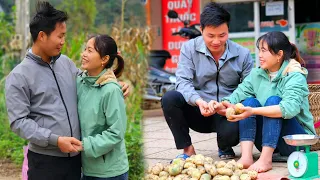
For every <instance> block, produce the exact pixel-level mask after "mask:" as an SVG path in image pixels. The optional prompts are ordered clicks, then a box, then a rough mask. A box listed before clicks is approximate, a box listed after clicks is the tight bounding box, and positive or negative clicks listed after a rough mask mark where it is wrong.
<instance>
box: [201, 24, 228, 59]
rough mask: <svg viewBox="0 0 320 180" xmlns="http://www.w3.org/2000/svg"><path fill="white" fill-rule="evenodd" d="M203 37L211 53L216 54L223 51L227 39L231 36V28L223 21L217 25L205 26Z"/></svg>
mask: <svg viewBox="0 0 320 180" xmlns="http://www.w3.org/2000/svg"><path fill="white" fill-rule="evenodd" d="M202 37H203V40H204V42H205V44H206V46H207V48H208V49H209V50H210V52H211V54H213V55H214V54H220V53H223V52H224V47H225V44H226V41H227V40H228V37H229V29H228V25H227V23H223V24H221V25H220V26H217V27H215V26H206V27H204V28H203V29H202Z"/></svg>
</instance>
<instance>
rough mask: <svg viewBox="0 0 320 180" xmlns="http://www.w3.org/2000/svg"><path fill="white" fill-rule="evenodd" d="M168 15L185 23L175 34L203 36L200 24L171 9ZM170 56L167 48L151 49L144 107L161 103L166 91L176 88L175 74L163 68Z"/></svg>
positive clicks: (187, 36) (189, 36) (188, 37)
mask: <svg viewBox="0 0 320 180" xmlns="http://www.w3.org/2000/svg"><path fill="white" fill-rule="evenodd" d="M167 15H168V17H169V18H173V19H179V20H180V21H181V22H182V23H183V24H184V27H183V28H181V29H180V30H179V31H178V32H174V33H172V35H173V36H181V37H183V38H186V39H193V38H196V37H198V36H201V31H200V24H192V25H191V24H190V21H188V20H185V21H183V20H182V19H180V17H179V15H178V13H177V12H176V11H174V10H169V11H168V13H167ZM170 58H171V55H170V53H169V52H168V51H166V50H151V51H150V55H149V70H148V82H147V86H146V92H145V94H144V105H143V107H144V109H150V106H151V105H150V102H157V103H159V102H160V100H161V97H162V96H163V95H164V93H166V92H167V91H171V90H174V89H175V83H176V76H175V74H173V73H171V72H168V71H165V70H164V69H163V67H164V65H165V63H166V60H167V59H170Z"/></svg>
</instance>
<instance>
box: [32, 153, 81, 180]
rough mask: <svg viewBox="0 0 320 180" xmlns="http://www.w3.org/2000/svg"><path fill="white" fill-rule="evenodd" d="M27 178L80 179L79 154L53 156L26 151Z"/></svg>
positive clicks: (37, 179)
mask: <svg viewBox="0 0 320 180" xmlns="http://www.w3.org/2000/svg"><path fill="white" fill-rule="evenodd" d="M28 167H29V169H28V179H29V180H57V179H59V180H80V178H81V155H80V154H79V155H77V156H74V157H55V156H48V155H43V154H38V153H35V152H32V151H30V150H29V151H28Z"/></svg>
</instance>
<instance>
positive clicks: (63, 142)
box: [58, 136, 82, 153]
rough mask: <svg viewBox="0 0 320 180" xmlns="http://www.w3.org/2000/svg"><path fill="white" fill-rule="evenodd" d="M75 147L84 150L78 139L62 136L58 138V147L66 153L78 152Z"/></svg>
mask: <svg viewBox="0 0 320 180" xmlns="http://www.w3.org/2000/svg"><path fill="white" fill-rule="evenodd" d="M73 145H75V146H79V147H81V149H82V144H81V141H79V140H78V139H76V138H74V137H63V136H60V137H59V138H58V147H59V148H60V150H61V151H62V152H64V153H70V152H78V149H76V148H75V147H74V146H73Z"/></svg>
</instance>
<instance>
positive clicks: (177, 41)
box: [162, 0, 200, 72]
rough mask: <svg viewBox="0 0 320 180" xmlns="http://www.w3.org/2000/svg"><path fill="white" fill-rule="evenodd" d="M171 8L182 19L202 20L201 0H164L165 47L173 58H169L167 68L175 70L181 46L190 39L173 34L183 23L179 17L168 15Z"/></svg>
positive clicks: (193, 22) (163, 35) (191, 22)
mask: <svg viewBox="0 0 320 180" xmlns="http://www.w3.org/2000/svg"><path fill="white" fill-rule="evenodd" d="M169 10H175V11H176V12H177V13H178V15H179V17H180V19H182V20H190V24H196V23H199V22H200V1H199V0H193V1H192V0H162V37H163V49H165V50H167V51H169V52H170V54H171V59H169V60H167V62H166V64H165V67H164V68H165V70H167V71H170V72H175V71H176V68H177V63H178V60H179V55H180V48H181V45H182V43H183V42H185V41H187V40H188V39H185V38H182V37H180V36H173V35H172V33H173V32H177V31H179V30H180V28H183V26H184V25H183V23H182V22H181V21H180V20H179V19H171V18H169V17H168V16H167V13H168V11H169Z"/></svg>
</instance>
